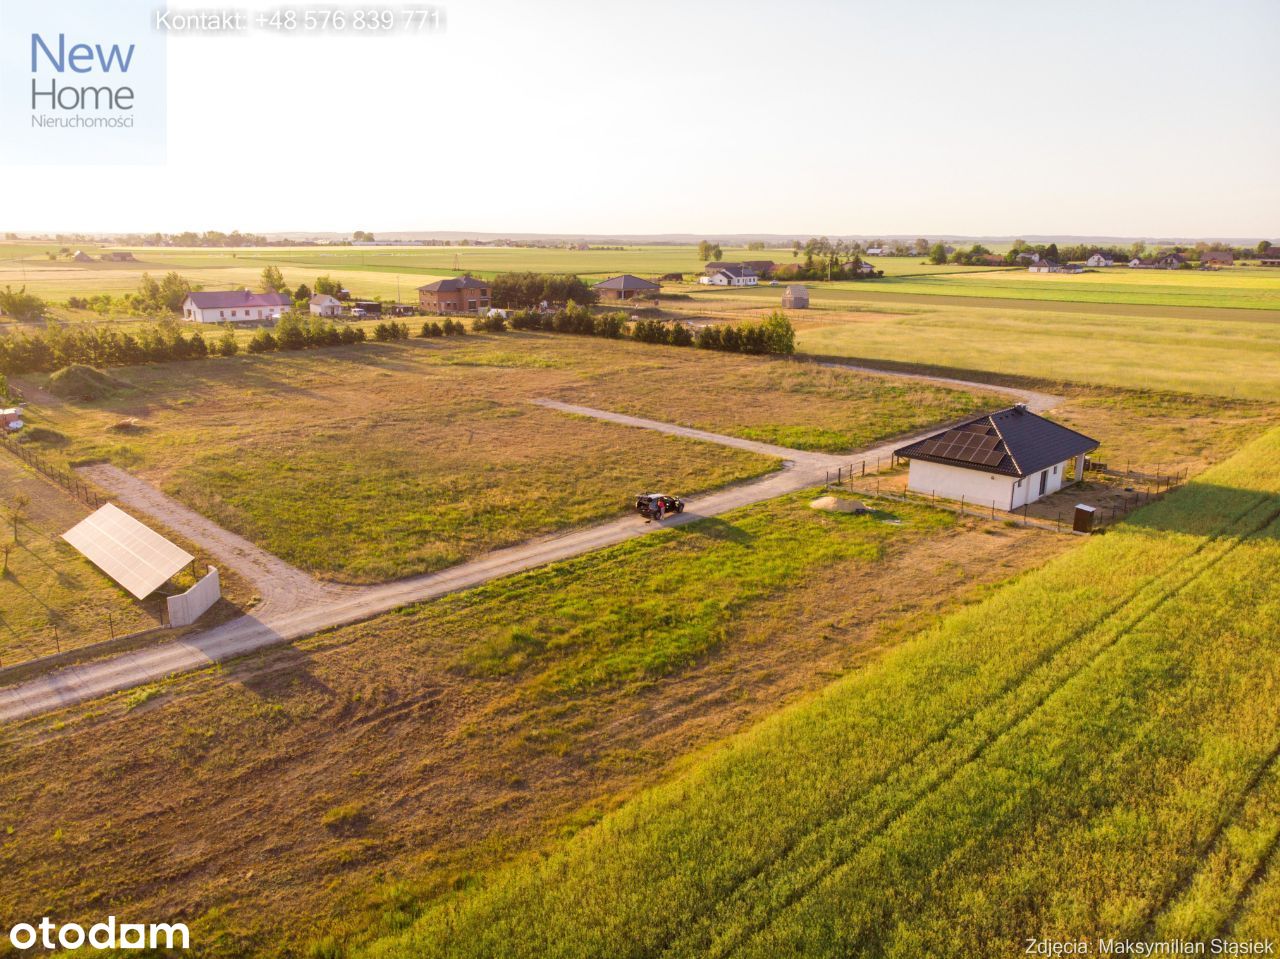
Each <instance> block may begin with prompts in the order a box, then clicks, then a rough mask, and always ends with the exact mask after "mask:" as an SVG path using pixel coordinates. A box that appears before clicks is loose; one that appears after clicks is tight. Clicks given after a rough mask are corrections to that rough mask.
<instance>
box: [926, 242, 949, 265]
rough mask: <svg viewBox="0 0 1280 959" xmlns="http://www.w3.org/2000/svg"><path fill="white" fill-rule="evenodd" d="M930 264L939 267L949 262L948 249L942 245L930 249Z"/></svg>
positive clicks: (937, 244)
mask: <svg viewBox="0 0 1280 959" xmlns="http://www.w3.org/2000/svg"><path fill="white" fill-rule="evenodd" d="M929 262H930V263H933V264H937V265H941V264H943V263H946V262H947V248H946V247H945V246H944V245H943V244H942V243H935V244H934V245H933V246H931V247H929Z"/></svg>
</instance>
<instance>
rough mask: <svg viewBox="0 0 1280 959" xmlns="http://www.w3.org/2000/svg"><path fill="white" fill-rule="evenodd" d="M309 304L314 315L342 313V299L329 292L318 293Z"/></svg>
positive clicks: (336, 314)
mask: <svg viewBox="0 0 1280 959" xmlns="http://www.w3.org/2000/svg"><path fill="white" fill-rule="evenodd" d="M308 306H309V307H310V309H311V315H312V316H338V315H340V314H341V313H342V301H341V300H339V299H338V298H337V297H336V296H330V295H329V294H328V293H317V294H316V295H315V296H313V297H312V298H311V299H310V301H309V302H308Z"/></svg>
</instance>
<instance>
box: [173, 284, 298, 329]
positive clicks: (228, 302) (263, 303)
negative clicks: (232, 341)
mask: <svg viewBox="0 0 1280 959" xmlns="http://www.w3.org/2000/svg"><path fill="white" fill-rule="evenodd" d="M292 306H293V300H291V299H290V298H289V294H287V293H251V292H250V291H249V290H202V291H200V292H198V293H188V294H187V298H186V299H185V300H183V301H182V318H183V319H185V320H194V321H195V322H196V323H270V322H272V321H274V320H278V319H280V317H281V316H282V315H283V314H284V313H285V312H286V311H288V309H289V308H290V307H292Z"/></svg>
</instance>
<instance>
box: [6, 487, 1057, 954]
mask: <svg viewBox="0 0 1280 959" xmlns="http://www.w3.org/2000/svg"><path fill="white" fill-rule="evenodd" d="M808 499H809V496H808V495H803V494H802V495H797V496H792V497H789V498H787V499H784V500H779V501H774V502H771V503H768V504H762V505H760V506H757V507H751V508H748V509H744V510H740V511H737V512H735V513H731V514H728V515H726V516H724V517H722V518H720V519H716V520H707V521H703V522H701V523H698V524H694V525H690V526H686V527H680V528H676V529H672V530H668V531H664V532H662V533H660V534H657V535H655V536H650V537H645V538H644V539H642V540H637V541H632V542H630V543H627V544H624V545H622V546H618V547H614V548H611V549H608V550H605V551H602V552H599V553H595V554H591V555H588V556H584V557H582V558H580V559H578V560H574V561H571V562H568V563H563V564H559V565H557V566H553V567H550V568H547V569H543V570H538V571H534V572H531V573H528V574H524V575H521V576H517V577H513V578H511V579H507V580H502V581H498V582H495V583H493V584H491V585H489V586H486V587H484V588H482V589H478V590H474V591H471V592H467V593H462V594H458V595H456V596H453V597H449V598H446V599H444V600H441V601H438V602H434V603H429V604H425V605H423V606H420V607H416V608H411V609H407V610H404V611H401V612H399V613H396V614H391V615H387V616H383V617H381V618H379V619H376V620H374V621H371V622H369V623H366V624H363V625H359V626H354V627H349V628H344V629H341V630H337V631H332V632H329V633H326V634H324V635H321V636H317V637H314V638H312V639H309V640H305V641H303V642H300V643H297V644H294V645H292V646H290V647H287V648H281V649H277V650H274V651H272V652H269V653H266V654H263V655H260V656H255V657H252V658H249V659H245V660H242V661H240V662H238V663H236V664H234V665H232V666H230V667H228V668H226V669H224V670H221V671H219V672H216V673H208V674H204V675H194V676H188V677H184V678H179V679H174V680H171V681H169V682H166V683H164V684H162V685H159V686H155V687H147V688H145V689H143V690H139V691H135V692H133V693H130V694H122V695H119V696H116V697H112V698H110V699H108V700H103V701H100V702H97V703H93V704H90V705H86V706H84V707H79V708H76V709H73V710H70V711H67V712H66V713H64V714H61V715H55V716H50V717H46V718H44V719H41V720H35V721H31V722H28V723H25V724H22V725H19V726H12V727H10V728H8V729H7V730H5V745H4V749H3V750H0V797H2V798H0V834H2V835H4V836H5V842H4V846H3V851H2V853H0V855H2V856H3V860H2V861H3V866H4V869H5V875H6V881H5V882H4V883H0V911H3V912H4V913H5V914H8V915H25V914H27V913H28V912H29V911H30V910H31V909H35V908H37V907H38V908H39V909H42V910H47V911H49V912H50V913H51V914H56V915H59V916H62V917H65V918H67V919H70V918H72V917H75V916H79V917H82V918H83V917H86V916H87V915H89V914H91V913H93V912H94V911H95V910H101V909H103V908H105V907H106V906H107V904H111V906H112V908H113V909H118V914H119V915H122V916H124V915H138V916H143V915H163V916H165V917H167V918H171V919H174V920H178V919H181V920H183V921H186V922H189V923H191V924H192V927H193V941H194V942H198V943H200V953H201V954H202V955H228V956H229V955H243V954H245V953H247V952H255V951H258V950H264V951H270V952H272V953H276V954H295V955H304V956H305V955H308V954H315V955H319V954H321V953H320V952H319V951H318V950H319V948H323V947H324V942H325V940H330V941H332V940H333V939H335V938H336V939H345V938H346V937H347V936H348V935H350V936H351V937H352V938H353V940H358V939H359V938H361V937H364V936H367V935H369V934H370V932H371V931H373V932H378V933H384V934H385V933H389V932H394V931H398V930H400V929H402V928H404V927H405V925H406V924H407V923H409V922H411V921H412V920H413V918H414V917H415V916H416V915H417V914H418V912H419V911H420V910H421V909H422V908H424V906H425V905H426V904H427V903H429V902H431V901H433V900H434V899H436V898H437V897H439V896H441V895H446V894H449V893H451V892H452V891H454V890H458V889H463V888H467V887H469V886H471V885H472V884H473V883H475V882H476V881H477V879H478V877H479V875H480V874H482V873H483V872H484V871H485V870H487V869H488V868H490V867H491V866H494V865H496V864H498V863H500V862H502V861H505V860H506V859H508V858H509V857H510V856H512V855H514V854H517V853H518V852H520V851H521V850H526V849H530V848H538V847H542V846H544V845H546V846H552V845H554V844H557V843H558V842H560V841H561V840H563V839H564V838H565V837H568V836H570V835H572V834H573V833H575V832H577V831H578V830H580V829H582V828H583V827H584V826H587V825H589V824H590V823H592V822H594V821H595V820H596V819H598V818H599V817H600V816H601V815H602V814H603V813H604V812H606V811H607V810H609V809H611V808H614V807H615V806H617V805H618V804H619V803H620V802H622V801H623V800H624V799H625V798H626V797H628V796H629V795H632V794H634V793H635V792H636V791H637V790H638V789H640V788H641V787H643V786H645V785H648V784H652V783H655V782H659V781H661V780H663V779H665V778H666V777H667V776H669V775H671V774H672V773H674V772H675V771H676V770H678V769H679V768H680V767H681V765H682V764H683V763H684V762H685V761H686V760H685V759H684V757H686V756H688V755H690V754H694V755H696V754H697V753H698V751H699V750H700V749H701V748H702V747H704V746H707V745H710V744H712V743H714V742H716V741H717V740H719V739H721V738H722V737H724V736H725V735H728V734H731V733H734V732H736V731H739V730H742V729H745V728H747V727H748V726H750V725H751V724H753V723H754V722H755V721H757V720H759V719H761V718H763V717H764V716H767V715H768V714H769V713H771V712H772V711H774V710H775V709H777V708H778V706H779V705H781V704H784V703H787V702H792V701H795V700H798V699H803V698H805V696H806V695H807V694H809V693H810V692H812V691H814V690H816V689H817V688H819V687H820V686H822V685H824V684H825V683H826V682H828V681H829V680H830V679H831V678H833V677H835V676H839V675H841V674H843V673H845V672H846V671H849V670H851V669H855V670H856V669H858V668H860V667H861V666H862V665H863V664H865V663H867V662H872V661H874V660H875V659H876V658H878V657H879V655H880V654H881V651H882V650H883V649H885V648H888V647H891V646H893V645H895V644H897V643H898V642H899V641H900V640H901V639H902V638H903V637H904V636H906V635H908V634H910V633H911V632H913V631H914V630H915V629H917V628H918V627H919V625H920V624H921V623H922V622H925V621H928V620H929V619H931V618H932V617H933V616H935V615H936V614H938V613H939V612H943V611H946V610H948V609H951V608H954V607H955V606H956V605H957V604H962V603H965V602H968V601H971V600H973V599H975V598H976V597H977V596H979V595H981V593H982V592H983V591H984V590H985V589H986V588H987V587H988V586H989V584H992V583H994V582H996V581H998V580H1002V579H1005V578H1007V577H1009V576H1011V575H1014V574H1016V573H1017V572H1019V571H1020V570H1024V569H1027V568H1028V567H1030V566H1034V565H1036V564H1038V563H1040V562H1042V561H1043V560H1044V559H1046V558H1047V557H1049V556H1052V555H1055V554H1057V553H1059V552H1061V551H1062V550H1064V549H1066V548H1068V547H1069V545H1070V543H1071V541H1070V540H1069V539H1068V538H1066V537H1060V536H1054V535H1052V534H1048V533H1039V532H1037V531H1033V530H1032V531H1022V530H1009V529H990V528H987V527H985V526H983V525H977V524H973V523H965V524H961V523H958V522H956V521H955V520H954V519H953V518H952V517H950V516H947V515H943V514H939V513H935V512H933V511H929V510H922V509H915V508H907V509H904V510H902V511H900V512H899V513H897V515H896V516H878V517H852V516H841V515H833V514H829V513H821V512H817V511H814V510H811V509H809V508H808V505H807V501H808ZM886 519H892V520H894V521H895V522H884V521H883V520H886ZM851 583H856V584H857V588H856V589H851V588H850V584H851ZM659 585H661V591H659V590H657V589H656V587H657V586H659ZM122 757H128V758H127V759H124V758H122ZM213 824H217V828H216V830H211V826H212V825H213ZM370 927H372V929H370ZM5 946H7V943H5V944H3V945H0V950H2V949H3V948H5ZM328 948H330V949H333V948H336V947H333V946H329V947H328ZM326 954H338V953H334V952H329V953H326Z"/></svg>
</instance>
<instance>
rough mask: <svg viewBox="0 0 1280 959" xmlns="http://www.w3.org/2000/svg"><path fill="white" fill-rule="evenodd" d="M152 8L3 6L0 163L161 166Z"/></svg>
mask: <svg viewBox="0 0 1280 959" xmlns="http://www.w3.org/2000/svg"><path fill="white" fill-rule="evenodd" d="M154 9H155V0H111V2H110V3H103V2H101V0H59V2H58V3H50V2H48V0H0V162H4V163H10V164H40V165H48V164H76V165H81V164H84V165H88V164H92V165H95V166H96V165H101V164H134V163H163V162H164V160H165V155H166V146H167V141H166V119H167V102H166V83H167V76H166V62H165V60H166V44H167V38H166V34H165V32H164V31H162V30H157V29H156V28H155V26H154V24H153V22H152V21H153V18H154Z"/></svg>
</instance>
